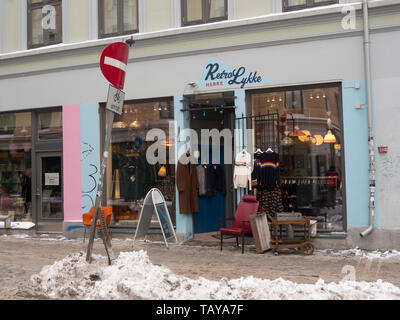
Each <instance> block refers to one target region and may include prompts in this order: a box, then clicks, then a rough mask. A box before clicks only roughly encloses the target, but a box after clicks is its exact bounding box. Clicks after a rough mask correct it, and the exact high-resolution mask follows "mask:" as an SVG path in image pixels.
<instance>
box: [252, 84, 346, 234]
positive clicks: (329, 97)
mask: <svg viewBox="0 0 400 320" xmlns="http://www.w3.org/2000/svg"><path fill="white" fill-rule="evenodd" d="M338 95H339V89H338V87H321V88H304V89H296V90H282V91H276V92H264V93H257V94H253V95H252V111H253V114H254V115H258V114H260V115H264V114H268V113H273V112H278V113H279V129H277V130H279V133H280V137H281V139H280V148H279V151H278V152H279V154H280V172H281V187H282V191H283V204H284V208H285V211H287V212H290V211H296V212H302V214H303V215H305V216H310V217H311V218H312V219H314V220H318V229H317V230H318V231H319V232H323V231H342V230H344V208H343V180H344V177H343V173H344V172H343V168H342V145H343V143H342V129H341V128H342V124H341V120H340V113H339V112H340V110H339V100H338ZM299 133H300V134H299ZM258 139H261V137H260V136H259V135H255V136H254V141H253V143H254V147H255V149H254V150H256V148H257V145H260V143H261V141H258Z"/></svg>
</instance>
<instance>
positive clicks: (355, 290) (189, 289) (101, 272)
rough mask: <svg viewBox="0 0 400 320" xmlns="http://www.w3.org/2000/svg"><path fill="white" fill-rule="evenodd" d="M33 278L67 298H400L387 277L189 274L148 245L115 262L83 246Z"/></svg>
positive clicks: (46, 291) (40, 288) (40, 290)
mask: <svg viewBox="0 0 400 320" xmlns="http://www.w3.org/2000/svg"><path fill="white" fill-rule="evenodd" d="M30 284H31V287H32V290H33V292H34V293H35V294H37V295H42V296H43V295H44V296H48V297H51V298H64V299H65V298H66V299H71V298H73V299H152V300H158V299H163V300H168V299H173V300H193V299H202V300H211V299H213V300H215V299H217V300H218V299H227V300H247V299H250V300H251V299H255V300H267V299H285V300H286V299H287V300H293V299H294V300H300V299H324V300H328V299H346V300H347V299H400V289H399V288H398V287H396V286H394V285H393V284H391V283H388V282H383V281H382V280H378V281H377V282H371V283H369V282H352V281H346V282H340V283H325V282H324V280H322V279H320V280H318V281H317V283H315V284H297V283H294V282H291V281H287V280H284V279H282V278H279V279H277V280H267V279H259V278H254V277H252V276H250V277H242V278H240V279H234V280H228V279H226V278H223V279H221V280H220V281H211V280H207V279H205V278H199V279H190V278H187V277H184V276H180V275H177V274H174V273H173V272H171V271H170V270H169V269H167V268H165V267H161V266H155V265H153V264H152V263H151V262H150V260H149V257H148V255H147V253H146V252H145V251H143V250H141V251H133V252H121V253H120V255H119V257H118V258H117V259H116V260H115V261H113V264H112V265H111V266H108V264H107V259H106V258H105V257H103V256H100V255H93V261H92V263H91V264H88V263H87V262H86V255H85V253H84V252H80V253H75V254H72V255H69V256H67V257H66V258H64V259H63V260H60V261H57V262H55V263H54V264H53V265H52V266H46V267H44V268H43V269H42V271H41V272H40V273H39V274H37V275H34V276H32V277H31V280H30Z"/></svg>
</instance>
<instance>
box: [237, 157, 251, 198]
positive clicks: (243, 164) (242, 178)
mask: <svg viewBox="0 0 400 320" xmlns="http://www.w3.org/2000/svg"><path fill="white" fill-rule="evenodd" d="M251 171H252V167H251V155H250V153H248V152H247V151H246V150H243V151H241V152H239V153H238V154H237V155H236V157H235V167H234V169H233V186H234V187H235V189H237V188H238V187H240V188H247V185H248V186H249V189H250V190H251Z"/></svg>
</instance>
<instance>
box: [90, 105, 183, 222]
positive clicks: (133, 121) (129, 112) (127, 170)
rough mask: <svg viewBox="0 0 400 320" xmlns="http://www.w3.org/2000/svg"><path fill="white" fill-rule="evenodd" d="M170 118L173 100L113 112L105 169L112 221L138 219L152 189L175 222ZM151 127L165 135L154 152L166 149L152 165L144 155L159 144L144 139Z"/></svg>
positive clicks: (125, 107)
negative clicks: (110, 138) (115, 113)
mask: <svg viewBox="0 0 400 320" xmlns="http://www.w3.org/2000/svg"><path fill="white" fill-rule="evenodd" d="M173 119H174V108H173V102H172V101H169V100H165V101H156V102H145V103H128V104H125V106H124V110H123V113H122V115H115V118H114V123H113V129H112V143H111V147H110V150H109V153H110V154H111V155H112V156H111V157H108V163H107V169H106V176H107V205H108V206H112V207H113V219H114V223H115V224H117V225H127V224H128V225H129V224H130V223H133V222H134V221H136V220H138V218H139V214H140V212H141V208H142V206H143V200H144V198H145V196H146V194H147V193H148V192H149V191H150V189H152V188H158V189H159V190H160V191H161V192H162V193H163V195H164V197H165V200H166V202H167V206H168V210H169V212H170V214H171V219H172V221H173V222H174V221H175V215H174V213H175V166H174V164H172V163H169V159H170V158H169V154H170V151H171V150H172V151H173V150H174V143H175V142H174V122H173ZM153 128H157V129H159V130H161V131H162V132H163V133H164V134H165V136H164V137H163V138H162V139H161V141H159V147H160V149H157V151H156V153H157V154H160V152H161V151H160V150H164V151H165V152H166V158H165V162H164V161H161V162H163V163H161V164H160V163H156V164H151V162H149V161H148V158H147V150H148V149H149V148H150V147H151V146H153V147H154V144H155V143H158V142H157V141H147V140H146V135H147V133H148V132H149V131H150V130H151V129H153ZM170 130H171V131H170ZM170 135H171V136H170ZM172 151H171V152H172ZM88 206H89V205H88ZM135 223H136V222H135Z"/></svg>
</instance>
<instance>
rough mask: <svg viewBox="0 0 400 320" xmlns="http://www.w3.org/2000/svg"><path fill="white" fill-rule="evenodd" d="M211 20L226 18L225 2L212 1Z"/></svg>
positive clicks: (220, 0)
mask: <svg viewBox="0 0 400 320" xmlns="http://www.w3.org/2000/svg"><path fill="white" fill-rule="evenodd" d="M209 4H210V12H209V17H210V18H218V17H224V16H225V0H210V1H209Z"/></svg>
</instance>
